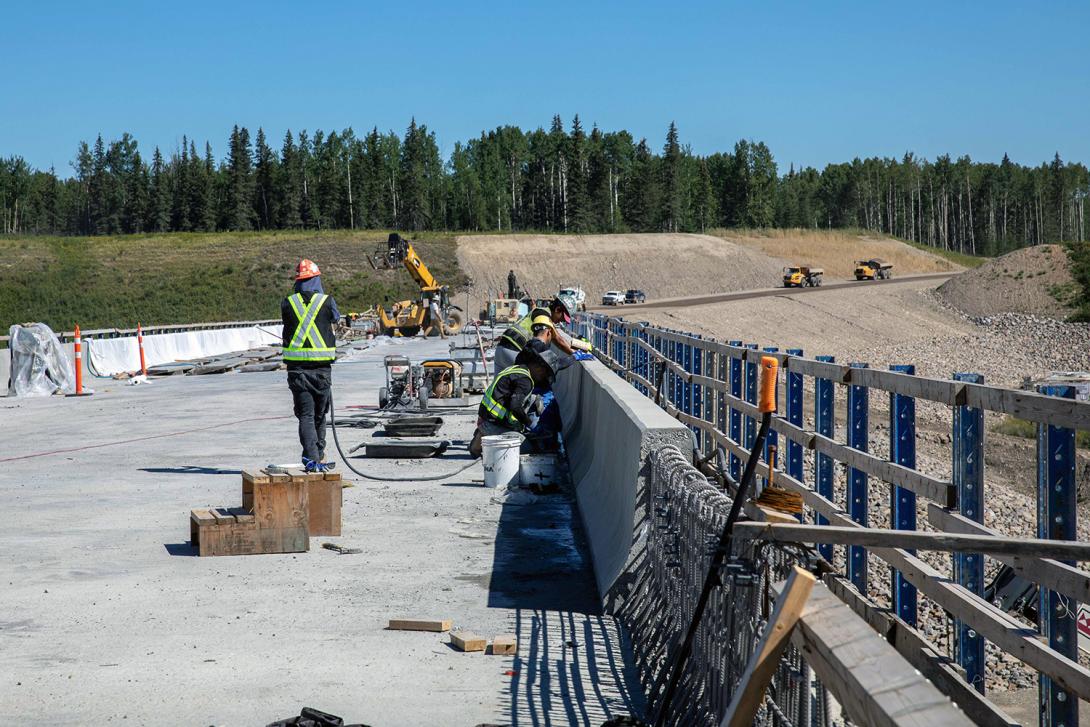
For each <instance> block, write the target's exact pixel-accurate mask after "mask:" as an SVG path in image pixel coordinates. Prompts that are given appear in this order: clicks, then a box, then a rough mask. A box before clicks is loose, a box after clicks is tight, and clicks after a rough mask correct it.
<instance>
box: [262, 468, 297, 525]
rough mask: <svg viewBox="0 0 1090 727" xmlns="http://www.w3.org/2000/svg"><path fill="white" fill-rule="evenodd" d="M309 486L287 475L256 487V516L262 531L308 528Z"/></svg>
mask: <svg viewBox="0 0 1090 727" xmlns="http://www.w3.org/2000/svg"><path fill="white" fill-rule="evenodd" d="M307 510H308V498H307V486H306V483H305V481H303V480H296V481H292V479H291V478H290V477H288V476H287V475H282V479H277V478H275V477H274V478H273V481H271V482H269V483H268V484H264V485H255V486H254V509H253V511H254V516H255V517H256V519H257V522H258V525H259V526H260V527H261V528H262V529H272V528H299V527H302V528H304V529H306V527H307V518H308V515H307Z"/></svg>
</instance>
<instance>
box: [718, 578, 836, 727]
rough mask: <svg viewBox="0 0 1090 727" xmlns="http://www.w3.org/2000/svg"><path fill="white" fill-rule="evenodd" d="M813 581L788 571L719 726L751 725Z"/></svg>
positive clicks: (746, 726) (740, 726)
mask: <svg viewBox="0 0 1090 727" xmlns="http://www.w3.org/2000/svg"><path fill="white" fill-rule="evenodd" d="M815 580H816V579H815V578H814V576H813V574H812V573H809V572H808V571H805V570H803V569H802V568H799V567H798V566H795V568H794V570H792V571H791V575H790V576H788V578H787V581H786V583H784V584H783V588H782V590H781V592H780V596H779V598H777V599H776V606H775V608H774V609H773V611H772V615H771V616H770V617H769V619H768V624H767V625H766V626H765V630H764V633H763V634H761V640H760V642H759V643H758V644H757V648H756V649H754V650H753V655H752V656H751V657H750V659H749V664H747V665H746V671H745V673H743V674H742V678H741V679H740V680H739V681H738V684H737V686H736V687H735V692H734V696H733V697H732V698H731V701H730V706H728V707H727V713H726V714H725V715H723V720H722V721H721V722H720V723H719V724H720V726H721V727H748V725H752V724H753V718H754V717H755V716H756V715H757V710H758V709H759V708H760V706H761V702H763V701H764V693H765V689H767V688H768V683H769V682H770V681H772V676H773V674H774V673H775V671H776V667H777V666H779V663H780V656H781V655H782V654H783V650H784V649H785V648H787V642H788V639H789V638H790V637H791V630H792V629H794V628H795V624H796V623H797V622H798V620H799V617H800V616H802V611H803V608H804V607H805V605H806V599H807V598H809V597H810V592H811V591H812V590H813V588H814V582H815ZM807 691H809V689H808V688H807Z"/></svg>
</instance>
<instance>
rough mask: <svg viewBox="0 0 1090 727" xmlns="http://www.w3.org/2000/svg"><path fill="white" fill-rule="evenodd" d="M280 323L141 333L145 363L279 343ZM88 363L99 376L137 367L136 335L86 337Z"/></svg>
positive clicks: (190, 357)
mask: <svg viewBox="0 0 1090 727" xmlns="http://www.w3.org/2000/svg"><path fill="white" fill-rule="evenodd" d="M282 328H283V326H281V325H280V324H279V323H277V324H275V325H268V326H247V327H244V328H216V329H212V330H203V331H184V332H181V333H156V334H152V335H145V336H144V359H145V361H146V363H147V365H148V367H149V368H150V367H152V366H158V365H159V364H166V363H173V362H175V361H192V360H194V359H198V358H206V357H208V356H219V355H222V354H225V353H233V352H235V351H248V350H250V349H252V348H259V347H261V346H269V345H279V344H280V342H281V341H280V332H281V330H282ZM85 345H86V347H87V355H88V363H89V364H90V368H91V371H92V372H94V373H95V374H97V375H98V376H112V375H114V374H117V373H121V372H122V371H130V372H131V371H138V370H139V369H140V350H139V348H138V347H137V343H136V336H125V337H124V338H96V339H94V340H90V339H88V340H86V341H85Z"/></svg>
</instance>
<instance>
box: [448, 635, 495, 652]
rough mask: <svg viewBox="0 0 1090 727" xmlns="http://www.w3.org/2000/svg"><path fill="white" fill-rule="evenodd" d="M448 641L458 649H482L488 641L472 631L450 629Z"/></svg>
mask: <svg viewBox="0 0 1090 727" xmlns="http://www.w3.org/2000/svg"><path fill="white" fill-rule="evenodd" d="M450 643H451V645H452V646H454V648H456V649H458V650H459V651H484V650H485V647H486V646H487V645H488V641H487V640H486V639H485V638H484V637H483V636H478V635H477V634H475V633H473V632H472V631H451V632H450Z"/></svg>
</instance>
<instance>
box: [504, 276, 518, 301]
mask: <svg viewBox="0 0 1090 727" xmlns="http://www.w3.org/2000/svg"><path fill="white" fill-rule="evenodd" d="M518 294H519V281H518V278H516V277H515V271H514V270H508V271H507V297H508V298H512V299H514V298H517V297H518Z"/></svg>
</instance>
